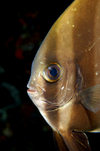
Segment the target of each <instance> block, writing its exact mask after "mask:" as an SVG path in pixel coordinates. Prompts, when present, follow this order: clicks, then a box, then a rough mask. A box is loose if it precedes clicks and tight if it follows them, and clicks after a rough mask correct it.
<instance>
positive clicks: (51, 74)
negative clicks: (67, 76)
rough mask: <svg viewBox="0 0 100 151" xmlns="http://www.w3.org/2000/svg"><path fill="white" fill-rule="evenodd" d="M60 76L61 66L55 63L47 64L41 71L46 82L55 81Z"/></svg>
mask: <svg viewBox="0 0 100 151" xmlns="http://www.w3.org/2000/svg"><path fill="white" fill-rule="evenodd" d="M60 77H61V66H60V65H59V64H57V63H51V64H49V65H48V66H47V67H46V68H45V69H44V71H43V78H44V79H45V80H46V81H47V82H56V81H57V80H59V79H60Z"/></svg>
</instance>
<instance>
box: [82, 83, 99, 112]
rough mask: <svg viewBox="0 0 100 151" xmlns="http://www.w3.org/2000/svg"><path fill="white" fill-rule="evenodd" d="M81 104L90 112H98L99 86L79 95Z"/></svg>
mask: <svg viewBox="0 0 100 151" xmlns="http://www.w3.org/2000/svg"><path fill="white" fill-rule="evenodd" d="M80 97H81V103H82V104H83V105H84V106H85V107H86V108H87V109H88V110H90V111H92V112H98V111H99V110H100V85H96V86H93V87H90V88H88V89H85V90H83V91H82V92H81V93H80Z"/></svg>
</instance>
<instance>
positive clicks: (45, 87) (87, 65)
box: [27, 0, 100, 151]
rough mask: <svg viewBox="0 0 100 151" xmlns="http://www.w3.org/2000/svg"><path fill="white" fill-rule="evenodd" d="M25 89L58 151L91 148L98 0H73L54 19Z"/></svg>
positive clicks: (99, 96) (98, 121)
mask: <svg viewBox="0 0 100 151" xmlns="http://www.w3.org/2000/svg"><path fill="white" fill-rule="evenodd" d="M27 87H28V90H27V92H28V94H29V96H30V98H31V100H32V101H33V103H34V104H35V105H36V106H37V108H38V109H39V111H40V113H41V114H42V116H43V117H44V119H45V120H46V121H47V123H48V124H49V125H50V126H51V127H52V129H53V131H54V132H55V136H56V138H57V140H58V145H59V147H60V150H61V151H64V150H69V151H89V150H91V149H90V146H89V142H88V138H87V136H86V134H85V132H99V131H100V0H75V1H74V2H73V3H72V4H71V5H70V6H69V7H68V8H67V9H66V10H65V11H64V13H63V14H62V15H61V16H60V17H59V18H58V20H57V21H56V22H55V23H54V25H53V26H52V27H51V29H50V31H49V32H48V34H47V36H46V37H45V39H44V41H43V42H42V44H41V46H40V48H39V50H38V52H37V54H36V57H35V59H34V61H33V64H32V69H31V76H30V80H29V82H28V85H27Z"/></svg>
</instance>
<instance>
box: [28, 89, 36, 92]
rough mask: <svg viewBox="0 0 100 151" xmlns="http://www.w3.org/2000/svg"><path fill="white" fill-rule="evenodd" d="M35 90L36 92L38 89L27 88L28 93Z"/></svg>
mask: <svg viewBox="0 0 100 151" xmlns="http://www.w3.org/2000/svg"><path fill="white" fill-rule="evenodd" d="M34 92H36V90H34V89H30V88H28V89H27V93H34Z"/></svg>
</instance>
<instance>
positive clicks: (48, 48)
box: [27, 24, 76, 110]
mask: <svg viewBox="0 0 100 151" xmlns="http://www.w3.org/2000/svg"><path fill="white" fill-rule="evenodd" d="M59 28H60V27H59V26H58V24H55V25H54V26H53V27H52V28H51V30H50V31H49V33H48V34H47V36H46V38H45V39H44V41H43V43H42V44H41V46H40V48H39V50H38V52H37V54H36V56H35V59H34V60H33V63H32V68H31V76H30V79H29V82H28V85H27V87H28V88H29V89H28V91H27V92H28V94H29V96H30V98H31V100H32V101H33V103H34V104H35V105H36V106H37V107H38V109H39V110H54V109H57V108H59V107H61V106H62V105H64V104H66V102H69V101H70V100H71V99H72V97H73V95H74V90H75V74H76V73H75V70H76V69H75V63H74V56H73V52H72V51H71V50H72V48H71V47H72V45H71V40H70V37H69V40H67V45H66V44H65V43H63V38H64V36H65V35H64V33H63V34H60V35H61V37H60V36H59V32H60V31H59V30H58V29H59ZM68 34H69V33H68ZM65 51H67V53H65Z"/></svg>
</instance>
